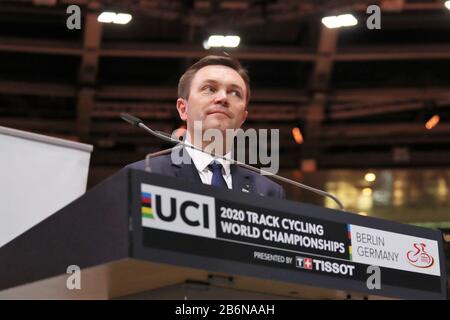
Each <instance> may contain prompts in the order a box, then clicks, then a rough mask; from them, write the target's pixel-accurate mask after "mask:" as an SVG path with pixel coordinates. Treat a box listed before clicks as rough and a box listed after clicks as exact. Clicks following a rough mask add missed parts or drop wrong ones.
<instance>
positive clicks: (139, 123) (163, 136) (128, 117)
mask: <svg viewBox="0 0 450 320" xmlns="http://www.w3.org/2000/svg"><path fill="white" fill-rule="evenodd" d="M120 117H121V118H122V119H123V120H125V121H126V122H128V123H130V124H132V125H134V126H136V127H139V128H142V129H144V130H145V131H147V132H149V133H150V134H151V135H153V136H155V137H158V138H160V139H162V140H164V141H167V142H171V143H177V144H178V145H176V146H175V147H173V148H169V149H165V150H162V151H158V152H154V153H150V154H148V155H147V156H146V157H145V160H146V171H149V172H151V169H150V165H149V161H150V158H152V157H154V156H158V155H162V154H166V153H168V152H169V151H172V150H173V149H174V148H177V147H179V148H181V147H188V148H192V149H195V150H198V151H200V152H203V153H206V154H209V155H211V156H213V157H216V158H222V159H224V160H227V161H229V162H231V163H233V164H236V165H239V166H241V167H244V168H246V169H248V170H251V171H253V172H256V173H258V174H263V173H264V175H269V176H271V177H272V178H274V179H276V180H279V181H283V182H286V183H289V184H291V185H294V186H296V187H298V188H302V189H305V190H308V191H311V192H313V193H315V194H318V195H321V196H323V197H327V198H330V199H332V200H333V201H334V202H336V203H337V205H338V206H339V208H340V209H341V210H342V211H344V210H345V207H344V205H343V204H342V202H341V201H340V200H339V199H338V198H337V197H336V196H334V195H332V194H331V193H329V192H326V191H323V190H320V189H316V188H313V187H310V186H308V185H306V184H303V183H300V182H297V181H294V180H291V179H288V178H285V177H282V176H279V175H277V174H272V173H271V172H268V171H265V170H263V169H259V168H256V167H253V166H251V165H248V164H245V163H242V162H239V161H236V160H234V159H231V158H228V157H225V156H222V155H216V154H213V153H209V152H206V151H204V150H202V149H201V148H199V147H196V146H194V145H188V144H186V143H185V142H184V141H180V140H177V139H174V138H172V137H171V136H169V135H168V134H167V133H165V132H162V131H157V130H152V129H150V128H149V127H147V126H146V125H145V124H144V122H143V121H142V120H141V119H139V118H136V117H135V116H132V115H130V114H128V113H124V112H122V113H121V114H120ZM147 167H148V169H149V170H147Z"/></svg>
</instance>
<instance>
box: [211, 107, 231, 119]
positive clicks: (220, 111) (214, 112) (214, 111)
mask: <svg viewBox="0 0 450 320" xmlns="http://www.w3.org/2000/svg"><path fill="white" fill-rule="evenodd" d="M206 114H207V115H211V114H223V115H225V116H227V117H228V118H231V117H230V114H229V113H228V112H226V111H225V110H218V109H214V110H210V111H208V112H207V113H206Z"/></svg>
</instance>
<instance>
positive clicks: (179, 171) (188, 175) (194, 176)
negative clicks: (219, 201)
mask: <svg viewBox="0 0 450 320" xmlns="http://www.w3.org/2000/svg"><path fill="white" fill-rule="evenodd" d="M183 152H184V155H183V156H186V158H187V160H189V163H185V162H183V163H181V164H174V163H172V167H173V168H174V173H175V176H176V177H178V178H181V179H184V180H186V181H192V182H198V183H202V180H201V179H200V176H199V174H198V171H197V168H196V167H195V165H194V163H193V161H192V159H191V157H189V154H188V153H187V152H186V149H183Z"/></svg>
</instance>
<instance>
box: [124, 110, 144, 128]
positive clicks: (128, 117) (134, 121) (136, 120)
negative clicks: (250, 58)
mask: <svg viewBox="0 0 450 320" xmlns="http://www.w3.org/2000/svg"><path fill="white" fill-rule="evenodd" d="M120 117H121V118H122V119H123V120H125V121H126V122H128V123H129V124H132V125H133V126H136V127H139V124H140V123H143V122H144V121H142V120H141V119H139V118H136V117H135V116H132V115H131V114H128V113H125V112H122V113H121V114H120Z"/></svg>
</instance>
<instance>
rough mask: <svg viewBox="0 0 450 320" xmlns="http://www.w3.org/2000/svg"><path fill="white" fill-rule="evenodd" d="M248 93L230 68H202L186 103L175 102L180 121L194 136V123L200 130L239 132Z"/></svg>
mask: <svg viewBox="0 0 450 320" xmlns="http://www.w3.org/2000/svg"><path fill="white" fill-rule="evenodd" d="M247 94H248V93H247V89H246V86H245V82H244V80H243V79H242V77H241V76H240V75H239V73H237V72H236V71H235V70H233V69H232V68H229V67H226V66H221V65H211V66H206V67H203V68H201V69H200V70H198V71H197V73H196V74H195V75H194V78H193V79H192V82H191V88H190V93H189V99H188V100H187V102H186V100H184V99H181V98H180V99H178V100H177V110H178V113H179V114H180V118H181V119H182V120H185V121H186V123H187V130H188V132H189V133H190V134H191V136H193V135H194V121H201V122H202V129H203V130H207V129H218V130H220V131H222V132H225V130H226V129H238V128H240V127H241V125H242V124H243V123H244V121H245V119H246V118H247V113H248V112H247V108H246V97H247Z"/></svg>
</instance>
